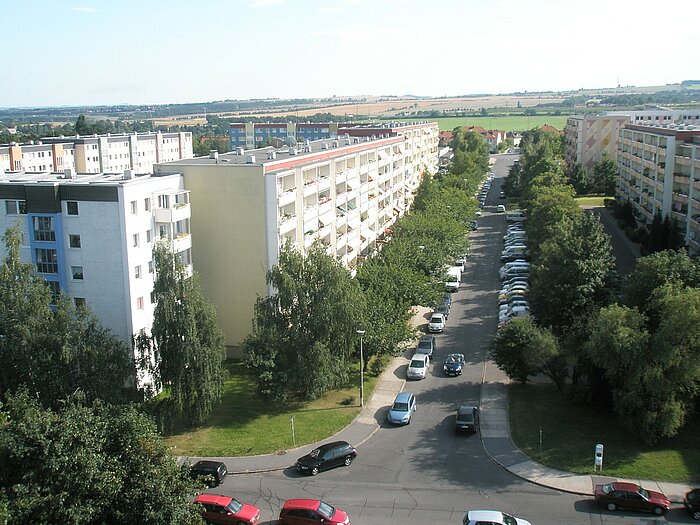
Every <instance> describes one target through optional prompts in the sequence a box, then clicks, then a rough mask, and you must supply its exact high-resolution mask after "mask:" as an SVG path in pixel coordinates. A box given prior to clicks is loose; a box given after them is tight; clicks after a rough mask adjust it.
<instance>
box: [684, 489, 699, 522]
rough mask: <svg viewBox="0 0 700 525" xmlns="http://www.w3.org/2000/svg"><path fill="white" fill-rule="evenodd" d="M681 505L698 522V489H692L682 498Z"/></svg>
mask: <svg viewBox="0 0 700 525" xmlns="http://www.w3.org/2000/svg"><path fill="white" fill-rule="evenodd" d="M683 505H684V506H685V508H686V509H687V510H688V512H690V515H691V516H692V517H693V518H695V519H696V520H700V489H693V490H691V491H690V492H688V493H687V494H686V495H685V497H684V498H683Z"/></svg>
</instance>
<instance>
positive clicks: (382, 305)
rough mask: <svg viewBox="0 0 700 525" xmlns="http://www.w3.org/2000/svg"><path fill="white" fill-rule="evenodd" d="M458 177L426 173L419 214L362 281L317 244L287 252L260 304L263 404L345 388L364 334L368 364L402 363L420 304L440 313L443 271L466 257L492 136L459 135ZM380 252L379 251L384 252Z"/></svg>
mask: <svg viewBox="0 0 700 525" xmlns="http://www.w3.org/2000/svg"><path fill="white" fill-rule="evenodd" d="M453 148H454V152H455V162H454V163H453V167H452V171H451V172H450V173H449V174H444V175H434V176H430V175H428V174H426V176H425V178H424V180H423V182H422V183H421V186H420V188H419V190H418V192H417V194H416V197H415V201H414V203H413V210H412V211H411V212H410V213H408V214H406V215H405V216H404V217H402V218H401V219H400V220H399V221H398V222H397V223H396V224H395V225H394V226H393V227H392V231H391V232H390V233H389V235H388V236H387V237H386V238H385V239H382V243H383V244H380V245H379V246H383V249H377V250H376V251H375V252H374V253H373V254H372V255H371V256H370V257H368V258H367V259H366V260H365V261H364V262H363V263H362V264H361V265H360V266H359V267H358V268H357V271H356V275H355V276H354V277H353V276H352V275H351V273H350V272H349V271H348V270H346V269H345V268H343V266H342V265H341V264H340V262H339V261H338V260H336V259H334V258H333V257H331V256H329V255H327V254H326V251H325V248H324V247H323V246H322V245H321V244H318V243H317V244H315V245H314V246H313V247H312V248H311V249H310V250H309V251H308V252H307V253H306V254H305V255H302V254H300V253H299V252H298V251H296V250H295V249H294V248H293V247H291V246H286V247H285V248H284V249H283V250H282V252H281V254H280V259H279V262H278V264H277V265H275V266H274V267H273V268H272V269H270V271H269V272H268V274H267V282H268V284H270V285H271V286H272V288H273V289H274V290H275V293H274V294H273V295H271V296H269V297H261V298H259V299H258V301H257V304H256V306H255V317H254V319H253V332H252V333H251V334H250V336H249V337H248V338H247V339H246V341H245V343H244V350H245V353H246V356H247V357H246V363H247V365H248V367H249V369H250V370H251V371H252V372H253V375H254V377H255V379H256V382H257V393H258V395H259V396H261V397H262V398H264V399H268V400H276V399H283V398H285V397H287V396H290V395H291V396H294V397H299V398H302V399H312V398H315V397H317V396H320V395H322V394H323V393H324V392H326V391H327V390H329V389H331V388H335V387H337V386H339V385H341V384H343V382H344V381H345V380H346V378H347V376H348V371H349V369H350V367H351V366H352V363H355V362H356V359H357V358H356V355H357V354H356V353H357V350H358V336H357V334H356V330H358V329H364V330H365V332H366V335H365V336H364V360H365V363H363V365H366V364H367V362H368V361H369V360H370V359H372V358H373V357H376V358H381V356H387V355H395V354H396V352H397V351H400V348H401V345H402V343H405V342H406V341H408V340H410V339H411V338H412V337H413V336H414V332H413V330H412V329H411V328H410V326H409V324H408V320H409V319H410V316H411V308H412V306H414V305H419V304H423V305H434V304H437V302H438V301H439V299H440V296H441V293H442V291H443V288H444V280H443V277H444V275H443V272H444V265H445V263H446V261H447V260H448V258H449V257H452V256H454V255H456V254H459V253H464V252H465V251H466V249H467V238H466V234H467V231H468V222H469V219H471V218H472V217H473V216H474V212H475V211H476V204H475V201H474V198H473V197H471V195H473V194H474V191H475V189H476V186H477V184H478V181H479V180H480V179H481V178H483V176H484V174H485V172H486V169H487V168H488V150H487V146H486V143H485V142H484V140H483V138H482V137H481V136H479V135H478V134H476V133H473V132H468V133H467V132H464V131H463V130H455V135H454V140H453ZM379 246H378V248H379Z"/></svg>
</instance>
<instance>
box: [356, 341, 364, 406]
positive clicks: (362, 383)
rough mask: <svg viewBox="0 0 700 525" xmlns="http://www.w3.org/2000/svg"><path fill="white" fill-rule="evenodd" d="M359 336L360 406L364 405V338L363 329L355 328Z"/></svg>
mask: <svg viewBox="0 0 700 525" xmlns="http://www.w3.org/2000/svg"><path fill="white" fill-rule="evenodd" d="M356 332H357V335H359V336H360V407H362V408H364V406H365V359H364V356H363V355H362V339H363V338H364V335H365V331H364V330H356Z"/></svg>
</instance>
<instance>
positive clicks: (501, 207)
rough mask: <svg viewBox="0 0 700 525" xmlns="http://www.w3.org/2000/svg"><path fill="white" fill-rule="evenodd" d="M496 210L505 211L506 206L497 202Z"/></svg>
mask: <svg viewBox="0 0 700 525" xmlns="http://www.w3.org/2000/svg"><path fill="white" fill-rule="evenodd" d="M496 211H497V212H498V213H505V211H506V207H505V206H503V204H499V205H498V206H496Z"/></svg>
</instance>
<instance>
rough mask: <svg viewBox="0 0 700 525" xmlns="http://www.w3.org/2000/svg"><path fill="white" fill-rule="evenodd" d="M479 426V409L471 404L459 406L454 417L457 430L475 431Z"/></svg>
mask: <svg viewBox="0 0 700 525" xmlns="http://www.w3.org/2000/svg"><path fill="white" fill-rule="evenodd" d="M478 428H479V409H478V408H477V407H473V406H466V405H465V406H461V407H459V408H458V409H457V415H456V417H455V430H456V431H457V432H476V431H477V430H478Z"/></svg>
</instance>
